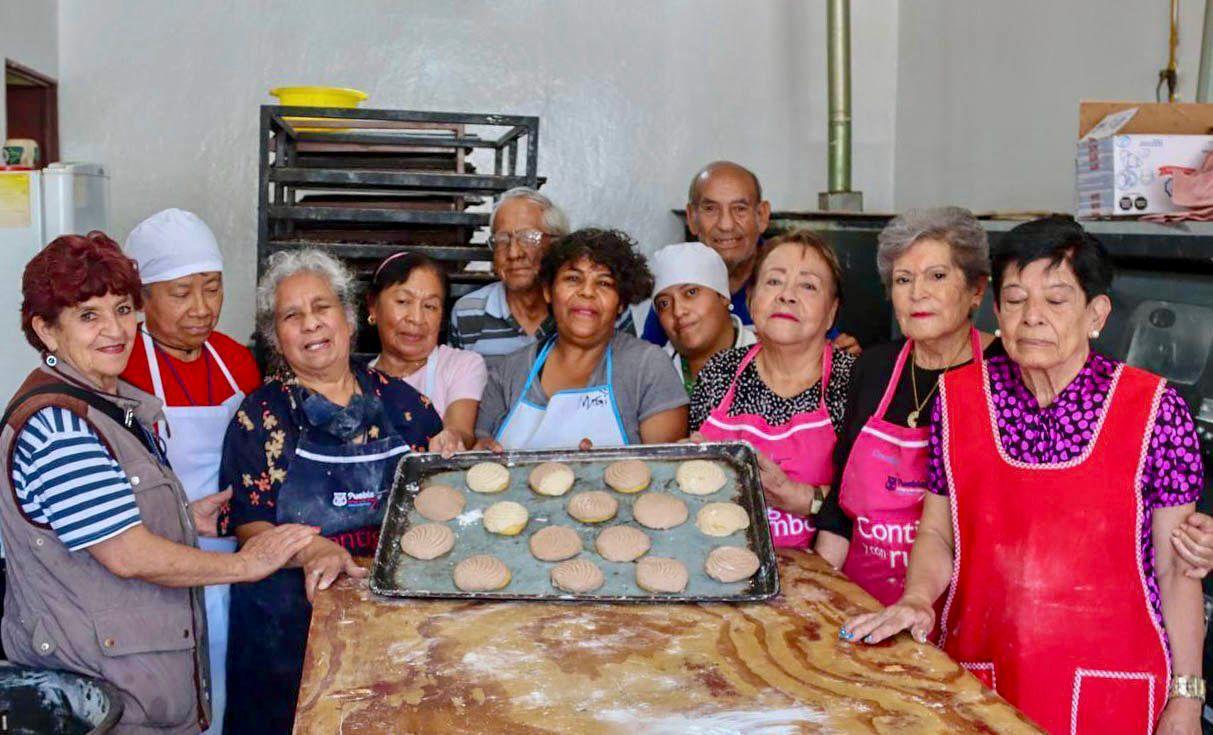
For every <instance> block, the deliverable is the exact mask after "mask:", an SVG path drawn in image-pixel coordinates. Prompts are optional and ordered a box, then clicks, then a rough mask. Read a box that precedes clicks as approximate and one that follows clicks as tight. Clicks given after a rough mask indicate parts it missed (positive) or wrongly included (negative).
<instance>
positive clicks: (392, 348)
mask: <svg viewBox="0 0 1213 735" xmlns="http://www.w3.org/2000/svg"><path fill="white" fill-rule="evenodd" d="M446 295H447V279H446V272H445V271H443V270H442V266H440V265H438V263H436V262H435V261H433V260H431V259H430V258H428V257H426V256H425V255H422V254H421V253H409V252H401V253H397V254H395V255H392V256H390V257H388V258H387V259H386V260H384V261H383V262H382V263H381V264H380V265H379V267H378V268H377V269H376V270H375V274H374V276H373V277H372V278H371V285H370V289H369V290H368V292H367V297H366V304H367V311H368V317H367V319H368V321H370V323H371V324H372V325H374V326H375V327H376V328H377V329H378V330H379V343H380V345H382V351H381V352H380V353H379V356H378V357H376V358H375V359H374V360H372V361H371V367H373V368H376V369H377V370H379V371H380V372H383V373H387V374H388V375H390V376H392V377H393V378H400V379H402V380H404V381H405V382H406V383H408V384H409V385H411V386H413V387H414V388H416V389H417V390H418V391H419V392H420V393H421V394H422V395H424V396H426V397H427V398H429V399H430V401H432V402H433V404H434V410H436V411H437V412H438V415H439V416H441V417H442V426H443V429H442V431H441V432H439V433H438V435H437V436H435V437H434V438H433V440H432V441H431V442H430V447H431V448H432V449H433V450H434V451H436V452H446V453H449V452H461V451H463V450H465V449H471V447H472V445H473V444H475V443H476V436H475V430H476V412H477V410H478V409H479V408H480V396H481V394H483V393H484V384H485V381H486V380H487V379H488V375H487V373H486V372H485V367H484V358H483V357H482V356H481V355H480V354H479V353H477V352H472V351H471V350H460V349H456V348H454V347H448V346H446V345H440V344H438V335H439V333H440V332H441V331H442V310H443V304H444V303H445V301H446Z"/></svg>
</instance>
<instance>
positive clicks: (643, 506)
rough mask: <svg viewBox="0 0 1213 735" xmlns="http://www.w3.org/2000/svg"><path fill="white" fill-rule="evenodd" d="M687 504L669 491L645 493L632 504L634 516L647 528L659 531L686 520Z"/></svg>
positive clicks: (678, 524)
mask: <svg viewBox="0 0 1213 735" xmlns="http://www.w3.org/2000/svg"><path fill="white" fill-rule="evenodd" d="M688 512H689V511H687V504H686V503H684V502H682V499H681V498H676V497H674V496H673V495H671V494H669V493H645V494H644V495H641V496H640V497H639V498H637V499H636V502H635V503H634V504H633V505H632V517H633V518H635V519H636V522H637V523H639V524H640V525H642V526H645V527H646V528H653V529H657V530H659V531H661V530H665V529H667V528H673V527H674V526H680V525H682V524H683V523H685V522H686V519H687V514H688Z"/></svg>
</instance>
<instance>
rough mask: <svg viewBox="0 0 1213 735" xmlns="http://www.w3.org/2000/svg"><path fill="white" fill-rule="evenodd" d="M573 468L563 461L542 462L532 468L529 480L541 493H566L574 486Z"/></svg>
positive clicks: (549, 494) (533, 488) (553, 494)
mask: <svg viewBox="0 0 1213 735" xmlns="http://www.w3.org/2000/svg"><path fill="white" fill-rule="evenodd" d="M574 479H576V478H574V477H573V468H572V467H569V466H568V465H567V464H565V463H563V462H541V463H540V464H537V465H535V469H533V470H531V475H530V477H529V478H528V480H527V482H528V483H529V484H530V486H531V489H532V490H534V491H535V492H537V493H539V494H540V495H548V496H557V495H564V494H565V493H567V492H568V491H569V488H571V487H573V480H574Z"/></svg>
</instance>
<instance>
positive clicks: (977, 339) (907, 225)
mask: <svg viewBox="0 0 1213 735" xmlns="http://www.w3.org/2000/svg"><path fill="white" fill-rule="evenodd" d="M879 243H880V245H879V249H878V250H877V252H876V265H877V270H878V271H879V273H880V278H881V281H882V282H883V283H884V287H885V289H886V291H887V292H888V294H889V298H890V300H891V301H892V302H893V315H894V316H895V317H896V318H897V324H898V326H899V327H900V328H901V333H902V334H904V335H905V336H906V339H904V340H900V341H898V342H893V343H890V344H886V345H877V346H875V347H870V348H869V349H868V350H867V352H865V353H864V354H863V356H862V357H860V358H859V360H858V361H856V363H855V370H854V373H853V374H852V376H851V396H850V399H849V401H848V403H847V411H846V423H845V425H844V427H843V430H842V433H841V435H840V436H839V440H838V445H837V447H836V448H835V450H834V466H835V467H838V468H842V472H841V474H840V476H836V477H835V482H834V488H833V490H832V492H831V493H830V494H829V495H828V496H827V497H826V500H825V503H824V505H823V506H822V509H821V512H819V513H818V514H817V516H816V518H815V519H814V520H815V525H816V526H817V529H818V534H817V540H816V542H815V548H816V550H817V552H818V553H819V554H821V555H822V556H823V557H825V558H826V560H827V561H829V562H830V563H831V564H833V565H834V566H835V567H842V569H843V571H844V572H845V573H846V574H847V576H849V577H850V578H851V579H852V580H853V581H854V582H856V583H857V584H858V585H859V586H860V587H863V588H864V589H865V590H867V591H868V592H869V593H871V594H872V596H874V597H875V598H876V599H878V600H880V601H881V602H882V603H883V604H886V605H889V604H892V603H893V602H894V601H896V600H897V598H899V597H901V592H902V588H903V587H904V585H905V570H906V564H907V563H908V562H909V556H910V547H911V545H913V543H914V532H915V529H916V528H917V526H918V519H919V517H920V516H921V515H922V502H923V500H922V499H923V495H924V493H925V492H926V484H927V439H928V435H929V432H930V428H929V426H928V424H929V422H928V419H929V417H930V415H931V409H932V408H933V407H934V405H935V395H936V389H937V388H938V385H939V379H940V377H941V376H942V375H943V374H944V373H946V372H947V371H948V370H950V369H952V368H954V367H957V366H959V365H965V364H968V363H969V362H971V361H973V360H974V359H977V360H980V359H981V357H982V351H983V350H985V351H986V352H987V354H1001V352H1002V345H1001V343H1000V342H998V341H997V340H995V339H994V337H993V335H988V334H979V333H978V332H977V330H976V329H974V328H973V320H972V315H973V313H974V312H975V311H976V310H977V307H978V305H979V304H980V303H981V298H982V295H983V294H984V292H985V289H986V284H987V282H988V280H989V276H990V261H989V244H988V242H987V240H986V232H985V230H984V229H982V227H981V225H980V224H979V223H978V222H977V220H976V219H975V218H974V217H973V215H972V214H970V213H969V211H968V210H965V209H960V208H957V207H945V208H941V209H926V210H913V211H910V212H907V213H905V214H904V215H902V216H900V217H897V218H895V219H894V220H893V221H891V222H890V223H889V224H888V226H886V227H885V228H884V230H883V231H882V232H881V233H880V237H879ZM856 525H857V526H858V531H859V538H858V539H852V533H853V531H854V527H855V526H856Z"/></svg>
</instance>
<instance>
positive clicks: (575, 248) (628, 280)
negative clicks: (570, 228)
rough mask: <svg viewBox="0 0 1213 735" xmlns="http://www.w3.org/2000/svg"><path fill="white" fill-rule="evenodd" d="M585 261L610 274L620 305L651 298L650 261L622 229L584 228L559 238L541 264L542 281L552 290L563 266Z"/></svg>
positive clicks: (632, 303)
mask: <svg viewBox="0 0 1213 735" xmlns="http://www.w3.org/2000/svg"><path fill="white" fill-rule="evenodd" d="M582 258H588V259H589V260H590V262H592V263H596V264H598V265H601V266H603V267H604V268H606V269H608V270H609V271H610V272H611V277H613V278H614V279H615V290H616V291H618V292H619V303H621V304H626V305H628V306H632V305H635V304H639V303H640V302H641V301H644V300H645V299H647V298H648V297H649V296H651V295H652V293H653V274H652V272H651V271H649V264H648V261H646V260H645V258H644V256H643V255H641V254H640V252H639V251H637V249H636V241H635V240H633V239H632V238H631V237H629V236H628V234H627V233H626V232H623V231H622V230H602V229H598V228H596V227H585V228H582V229H580V230H577V231H575V232H570V233H569V234H567V235H565V236H564V237H562V238H560V239H559V240H557V241H556V242H554V243H552V249H551V250H549V251H548V252H547V254H545V255H544V256H543V261H542V262H541V263H540V264H539V279H540V281H541V282H543V283H545V284H547V286H548V287H549V288H551V287H552V285H553V284H555V282H556V272H557V271H559V270H560V268H561V267H562V266H564V265H566V264H568V263H573V262H576V261H578V260H581V259H582Z"/></svg>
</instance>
